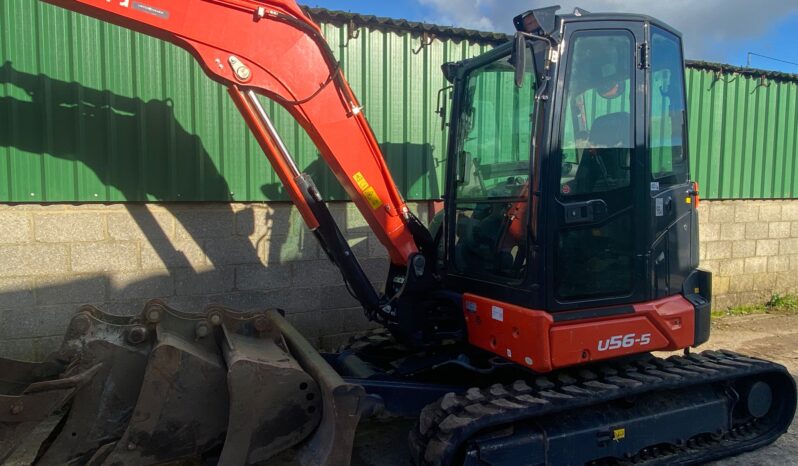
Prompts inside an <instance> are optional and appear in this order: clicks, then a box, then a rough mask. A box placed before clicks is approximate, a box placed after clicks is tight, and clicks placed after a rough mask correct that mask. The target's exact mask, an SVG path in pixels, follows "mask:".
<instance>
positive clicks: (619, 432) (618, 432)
mask: <svg viewBox="0 0 798 466" xmlns="http://www.w3.org/2000/svg"><path fill="white" fill-rule="evenodd" d="M625 438H626V429H615V430H613V431H612V439H613V440H615V441H616V442H617V441H618V440H623V439H625Z"/></svg>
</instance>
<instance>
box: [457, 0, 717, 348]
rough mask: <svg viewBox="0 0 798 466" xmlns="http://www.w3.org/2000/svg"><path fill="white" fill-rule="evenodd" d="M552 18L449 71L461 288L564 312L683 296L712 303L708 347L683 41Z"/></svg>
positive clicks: (654, 23)
mask: <svg viewBox="0 0 798 466" xmlns="http://www.w3.org/2000/svg"><path fill="white" fill-rule="evenodd" d="M554 11H556V10H553V9H544V10H535V11H531V12H528V13H527V14H525V15H521V16H519V18H517V19H516V25H517V26H518V27H519V28H520V29H519V31H518V33H517V37H520V38H522V39H523V40H516V41H513V42H508V43H507V44H505V45H503V46H499V47H497V48H496V49H495V50H493V51H492V52H490V53H488V54H485V55H483V56H480V57H477V58H474V59H471V60H466V61H463V62H460V63H456V64H448V65H446V66H445V71H446V74H447V76H448V77H449V78H450V80H451V81H452V84H453V85H454V89H455V90H454V97H453V100H454V103H453V106H452V123H451V125H450V126H451V127H450V141H451V143H450V147H449V154H448V160H449V161H450V163H449V166H448V183H447V197H446V206H447V207H446V224H445V232H444V234H443V235H442V236H443V243H445V246H442V249H443V250H444V251H445V256H446V260H445V266H444V269H445V273H446V277H447V278H446V280H447V284H448V287H450V288H454V289H459V290H463V291H464V292H470V293H474V294H478V295H480V296H483V297H488V298H490V299H494V300H496V301H501V302H505V303H509V304H514V305H518V306H523V307H525V308H529V309H536V310H544V311H546V312H550V313H553V314H554V315H555V316H556V315H563V313H569V312H570V314H568V315H575V314H573V313H574V312H587V313H589V314H593V315H597V316H611V315H617V314H623V313H626V312H628V311H629V309H630V308H629V305H631V304H634V303H640V302H646V301H652V300H656V299H660V298H664V297H668V296H674V295H680V294H684V295H688V296H689V297H688V299H694V300H695V301H696V302H697V303H699V305H697V306H695V309H694V310H693V316H691V317H690V320H691V321H694V322H695V324H694V327H695V329H696V332H697V334H696V338H695V339H694V341H693V344H695V345H698V344H700V343H702V342H703V341H704V340H705V338H704V334H705V332H706V327H705V326H706V324H707V322H708V316H709V314H708V313H709V306H708V302H709V281H710V276H709V275H708V274H707V273H705V272H702V271H699V270H698V269H697V268H698V255H697V249H696V247H695V246H696V244H697V241H698V239H697V238H698V236H697V235H698V226H697V212H696V210H695V209H696V204H697V201H698V198H697V192H696V190H695V186H694V184H693V183H692V182H691V181H690V178H689V157H688V145H687V142H688V139H687V126H686V117H685V112H686V107H685V102H686V98H685V83H684V71H683V70H684V66H683V65H684V62H683V58H682V43H681V36H680V35H679V34H678V32H676V31H674V30H673V29H672V28H670V27H669V26H667V25H665V24H663V23H662V22H660V21H658V20H655V19H653V18H649V17H645V16H636V15H602V14H588V13H587V12H584V11H582V10H577V12H576V13H575V14H571V15H555V14H554ZM526 18H531V20H526ZM519 66H520V67H522V68H519ZM699 282H700V284H701V285H700V286H697V283H699ZM685 285H688V286H685ZM696 290H697V291H696ZM555 318H556V317H555Z"/></svg>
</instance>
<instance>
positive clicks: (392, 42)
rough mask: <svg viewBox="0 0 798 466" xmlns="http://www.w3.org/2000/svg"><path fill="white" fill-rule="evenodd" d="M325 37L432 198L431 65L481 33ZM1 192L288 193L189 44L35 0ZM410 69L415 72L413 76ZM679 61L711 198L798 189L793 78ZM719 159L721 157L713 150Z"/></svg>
mask: <svg viewBox="0 0 798 466" xmlns="http://www.w3.org/2000/svg"><path fill="white" fill-rule="evenodd" d="M323 29H324V33H325V35H326V37H327V39H328V40H329V42H330V44H331V46H332V49H333V51H335V53H336V54H337V55H338V58H339V59H340V60H341V61H342V64H343V68H344V71H345V73H346V75H347V78H348V79H349V81H350V83H351V84H352V87H353V89H354V90H355V92H356V93H357V95H358V96H359V97H360V99H361V101H362V102H363V103H364V104H365V107H366V109H365V111H366V115H367V116H368V118H369V121H370V122H371V124H372V126H373V128H374V130H375V132H376V135H377V139H378V140H379V141H381V142H382V143H383V149H384V152H385V154H386V157H387V159H388V162H389V164H390V165H391V168H392V170H393V172H394V174H395V176H396V179H397V182H398V183H399V185H400V188H401V189H402V191H403V192H404V193H405V194H406V196H407V197H408V199H412V200H420V199H430V198H436V197H438V196H440V194H441V189H442V186H443V181H442V177H443V168H444V166H443V162H444V160H443V159H444V154H445V138H444V136H445V134H444V132H442V131H441V129H440V121H439V120H438V117H437V116H436V115H435V113H434V110H435V108H434V106H435V100H436V94H437V91H438V89H440V88H441V87H443V86H444V85H446V83H445V81H444V79H443V77H442V75H441V72H440V65H441V64H443V63H444V62H447V61H453V60H460V59H463V58H465V57H470V56H474V55H477V54H479V53H482V52H484V51H486V50H487V49H489V48H490V47H491V45H490V44H488V43H474V42H468V41H461V42H454V41H451V40H449V41H441V40H435V41H434V42H433V43H432V45H431V46H429V47H427V48H425V49H424V50H423V51H422V52H421V53H419V54H417V55H416V54H414V53H412V50H413V49H414V48H416V47H417V46H418V44H419V39H418V37H417V36H411V35H409V34H404V35H400V34H396V33H392V32H383V31H378V30H369V29H361V30H360V36H359V38H357V39H354V40H349V41H348V40H347V31H346V27H345V26H335V25H330V24H325V25H324V26H323ZM0 63H2V68H1V69H0V201H3V202H59V201H67V202H70V201H72V202H86V201H99V202H116V201H126V200H127V201H145V200H146V201H220V200H236V201H261V200H283V199H285V196H284V194H283V193H282V191H281V188H280V185H279V182H278V180H277V178H276V176H275V175H274V174H273V173H272V171H271V169H270V168H269V166H268V163H267V161H266V159H265V157H264V156H263V155H262V154H261V152H260V150H259V148H258V147H257V145H256V144H255V142H254V141H253V140H252V138H251V137H250V136H249V134H248V132H247V130H246V128H245V126H244V124H243V121H242V120H241V118H240V117H239V115H238V113H237V111H236V110H235V108H234V106H233V105H232V103H231V102H230V101H229V98H228V97H227V95H226V93H225V92H224V89H223V88H222V87H221V86H219V85H218V84H216V83H214V82H212V81H210V80H209V79H207V78H206V77H205V76H204V74H203V73H202V71H201V70H200V68H199V66H198V65H197V64H196V63H195V62H194V61H193V59H192V58H191V57H190V56H189V55H188V54H187V53H186V52H184V51H182V50H180V49H178V48H176V47H174V46H171V45H169V44H165V43H163V42H160V41H157V40H155V39H151V38H148V37H145V36H142V35H138V34H134V33H131V32H129V31H126V30H123V29H121V28H117V27H114V26H110V25H107V24H101V23H100V22H99V21H95V20H92V19H89V18H85V17H82V16H80V15H76V14H71V13H68V12H66V11H63V10H60V9H57V8H55V7H52V6H49V5H45V4H42V3H40V2H37V1H30V0H2V1H0ZM408 78H409V79H408ZM765 84H767V86H763V85H762V82H761V81H760V80H759V79H754V78H748V77H743V76H732V75H729V74H720V75H716V74H715V73H713V72H710V71H701V70H689V71H688V94H689V99H690V136H691V138H692V144H691V145H692V154H693V173H694V175H695V177H696V178H697V179H698V181H699V182H700V183H701V186H702V194H703V195H704V196H705V197H707V198H739V197H760V198H771V197H776V198H782V197H798V186H796V184H797V183H798V161H796V152H797V151H798V145H797V144H796V142H797V141H796V138H797V137H798V130H797V127H798V118H796V116H795V114H796V102H798V92H797V91H796V87H798V85H796V84H795V83H793V82H776V81H765ZM270 111H271V113H272V114H273V115H274V117H275V121H276V124H277V126H278V129H279V130H280V132H281V134H282V135H283V136H284V138H285V140H286V142H287V143H288V145H289V148H290V149H291V151H292V152H293V153H294V154H295V155H296V156H297V157H298V159H299V160H300V162H301V164H302V165H303V167H305V168H306V169H307V170H308V171H309V172H310V173H312V174H314V175H315V178H316V179H317V180H318V182H319V185H320V187H321V189H322V191H323V193H324V194H325V196H326V197H327V198H329V199H344V194H343V192H342V190H341V189H340V188H339V187H338V186H337V183H336V182H335V180H334V178H333V177H332V176H331V175H330V174H329V173H328V172H327V169H326V167H325V166H324V165H323V164H321V163H318V162H317V151H316V150H315V148H314V147H313V145H312V144H311V142H310V140H309V138H307V136H306V135H305V134H304V133H303V132H302V131H301V130H300V129H299V128H298V126H296V125H295V124H294V123H293V121H292V120H291V118H290V117H289V116H288V114H287V112H285V111H284V110H282V109H281V108H279V107H277V106H275V105H270ZM721 154H723V157H721Z"/></svg>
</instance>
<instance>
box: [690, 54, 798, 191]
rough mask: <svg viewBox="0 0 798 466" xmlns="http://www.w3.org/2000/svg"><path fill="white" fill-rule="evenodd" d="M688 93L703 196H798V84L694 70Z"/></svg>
mask: <svg viewBox="0 0 798 466" xmlns="http://www.w3.org/2000/svg"><path fill="white" fill-rule="evenodd" d="M687 96H688V105H689V112H690V114H689V116H688V119H689V120H688V121H689V125H690V135H689V136H690V149H691V155H692V161H691V169H692V175H693V178H695V179H697V180H698V181H699V183H700V184H701V194H702V196H704V197H706V198H708V199H743V198H764V199H767V198H798V111H797V110H798V109H797V108H796V105H797V104H798V83H796V82H788V81H775V80H770V79H762V78H760V77H753V76H743V75H732V74H722V73H721V74H719V73H716V72H713V71H699V70H691V71H690V72H689V73H687Z"/></svg>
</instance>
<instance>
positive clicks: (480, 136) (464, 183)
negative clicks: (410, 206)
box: [457, 50, 535, 199]
mask: <svg viewBox="0 0 798 466" xmlns="http://www.w3.org/2000/svg"><path fill="white" fill-rule="evenodd" d="M527 53H528V54H529V51H528V50H527ZM526 64H527V73H526V75H527V76H526V79H525V83H526V84H525V85H524V86H522V87H521V88H518V87H517V86H516V85H515V74H514V73H515V66H514V64H513V63H512V58H511V57H509V56H508V57H504V58H501V59H499V60H497V61H495V62H493V63H490V64H488V65H486V66H484V67H482V68H479V69H477V70H475V71H473V72H472V73H471V74H470V76H469V78H468V83H467V85H466V93H465V94H466V95H465V100H464V103H463V106H462V113H461V114H460V131H459V134H460V141H458V142H459V144H458V145H459V146H460V148H461V149H460V151H459V154H458V155H459V162H460V171H459V183H458V190H457V196H458V198H459V199H484V198H503V197H517V196H518V195H519V193H520V189H521V187H523V186H524V185H525V184H526V182H527V180H528V179H529V172H530V170H529V155H530V144H531V138H532V121H531V118H532V113H533V109H534V103H535V86H534V81H535V79H534V72H533V71H532V67H533V64H532V59H531V55H529V57H528V58H527V60H526ZM530 83H532V84H530Z"/></svg>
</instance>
